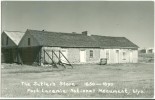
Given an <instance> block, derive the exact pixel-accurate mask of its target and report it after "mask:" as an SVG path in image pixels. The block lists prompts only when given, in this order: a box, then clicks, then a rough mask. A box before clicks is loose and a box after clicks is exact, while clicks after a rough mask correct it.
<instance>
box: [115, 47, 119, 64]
mask: <svg viewBox="0 0 155 100" xmlns="http://www.w3.org/2000/svg"><path fill="white" fill-rule="evenodd" d="M116 63H119V50H116Z"/></svg>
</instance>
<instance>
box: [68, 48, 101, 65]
mask: <svg viewBox="0 0 155 100" xmlns="http://www.w3.org/2000/svg"><path fill="white" fill-rule="evenodd" d="M81 50H85V52H86V62H85V63H99V60H100V49H92V48H68V59H69V61H70V62H71V63H75V64H77V63H81V62H80V51H81ZM90 50H92V51H93V57H92V58H90Z"/></svg>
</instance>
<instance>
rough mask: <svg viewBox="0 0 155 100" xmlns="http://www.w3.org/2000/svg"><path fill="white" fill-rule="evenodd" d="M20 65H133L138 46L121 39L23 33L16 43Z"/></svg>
mask: <svg viewBox="0 0 155 100" xmlns="http://www.w3.org/2000/svg"><path fill="white" fill-rule="evenodd" d="M19 53H20V57H21V60H22V62H23V63H24V64H34V63H37V64H39V65H45V64H49V63H53V62H54V63H55V62H59V61H61V62H62V63H71V64H77V63H99V61H100V59H101V58H106V59H107V63H137V61H138V46H137V45H135V44H134V43H132V42H131V41H129V40H128V39H127V38H125V37H111V36H98V35H88V33H87V31H85V32H82V34H79V33H75V32H74V33H62V32H47V31H38V30H27V31H26V33H25V35H24V36H23V38H22V39H21V42H20V43H19Z"/></svg>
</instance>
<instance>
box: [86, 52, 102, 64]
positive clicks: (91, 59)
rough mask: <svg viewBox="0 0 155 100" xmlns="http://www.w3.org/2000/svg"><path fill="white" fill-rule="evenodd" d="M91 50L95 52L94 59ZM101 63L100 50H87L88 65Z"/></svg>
mask: <svg viewBox="0 0 155 100" xmlns="http://www.w3.org/2000/svg"><path fill="white" fill-rule="evenodd" d="M90 50H92V51H93V57H92V58H91V57H90ZM99 61H100V49H86V62H87V63H99Z"/></svg>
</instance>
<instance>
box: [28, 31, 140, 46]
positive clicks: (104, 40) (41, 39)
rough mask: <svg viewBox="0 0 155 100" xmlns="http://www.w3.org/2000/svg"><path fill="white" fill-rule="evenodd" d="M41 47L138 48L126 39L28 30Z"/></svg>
mask: <svg viewBox="0 0 155 100" xmlns="http://www.w3.org/2000/svg"><path fill="white" fill-rule="evenodd" d="M27 32H28V33H30V34H31V35H32V36H33V37H34V38H35V39H36V40H37V41H38V43H39V45H40V46H55V47H88V48H138V46H137V45H135V44H134V43H132V42H131V41H129V40H128V39H126V38H125V37H110V36H98V35H91V36H86V35H83V34H78V33H60V32H47V31H37V30H27Z"/></svg>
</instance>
